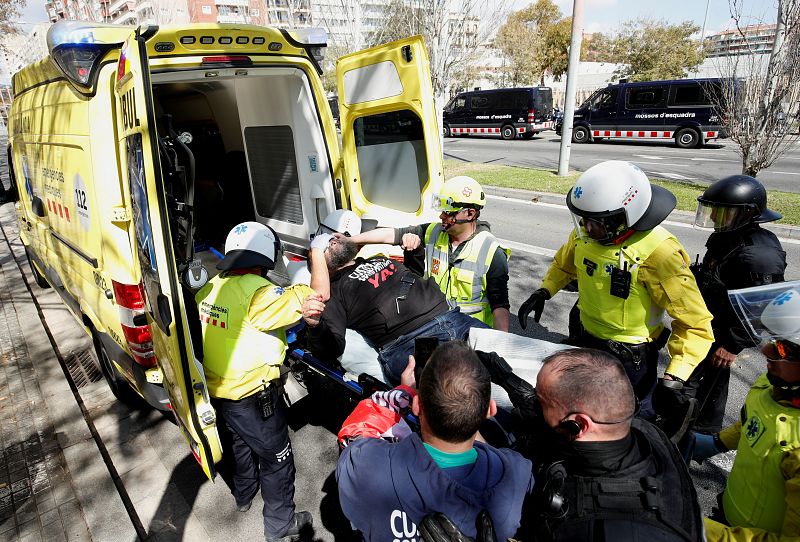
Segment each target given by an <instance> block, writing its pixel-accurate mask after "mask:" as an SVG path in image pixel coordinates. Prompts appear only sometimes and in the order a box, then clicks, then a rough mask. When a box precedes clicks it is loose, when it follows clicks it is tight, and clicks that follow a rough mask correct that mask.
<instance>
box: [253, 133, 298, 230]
mask: <svg viewBox="0 0 800 542" xmlns="http://www.w3.org/2000/svg"><path fill="white" fill-rule="evenodd" d="M244 144H245V148H246V150H247V161H248V164H249V166H250V179H252V182H253V193H254V194H255V201H256V212H257V213H258V215H259V216H262V217H264V218H274V219H275V220H281V221H283V222H289V223H290V224H302V223H303V202H302V199H301V198H300V180H299V178H298V176H297V160H296V159H295V154H294V136H293V134H292V128H291V126H248V127H246V128H245V129H244Z"/></svg>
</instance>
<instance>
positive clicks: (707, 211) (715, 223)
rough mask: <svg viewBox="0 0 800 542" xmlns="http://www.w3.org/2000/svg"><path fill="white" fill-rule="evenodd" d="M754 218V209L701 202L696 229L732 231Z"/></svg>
mask: <svg viewBox="0 0 800 542" xmlns="http://www.w3.org/2000/svg"><path fill="white" fill-rule="evenodd" d="M752 216H753V211H752V209H751V208H750V207H748V206H745V205H737V206H729V205H715V204H712V203H704V202H702V201H701V202H699V203H698V204H697V214H696V215H695V217H694V227H695V228H698V229H701V230H714V231H716V232H724V231H732V230H735V229H738V228H741V227H742V226H744V225H745V224H747V223H748V222H750V219H751V218H752Z"/></svg>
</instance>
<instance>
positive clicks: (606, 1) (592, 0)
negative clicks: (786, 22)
mask: <svg viewBox="0 0 800 542" xmlns="http://www.w3.org/2000/svg"><path fill="white" fill-rule="evenodd" d="M555 2H556V4H558V5H559V7H560V8H561V11H563V12H564V13H565V14H567V15H569V14H571V13H572V5H573V1H572V0H555ZM514 3H515V6H518V5H521V6H524V5H526V4H528V3H529V2H527V1H525V0H515V2H514ZM706 3H708V20H707V22H706V35H709V34H713V33H715V32H719V31H720V30H725V29H727V28H729V27H731V26H733V24H732V22H731V14H730V5H729V2H728V0H660V1H655V0H585V4H584V5H585V7H584V18H583V24H584V29H585V30H586V32H609V31H612V30H613V29H614V28H615V27H616V26H618V25H619V23H621V22H622V21H626V20H629V19H637V18H640V17H649V18H655V19H666V20H667V21H669V22H671V23H680V22H682V21H692V22H694V23H695V24H697V26H700V27H702V26H703V18H704V16H705V13H706ZM738 3H739V4H741V5H743V9H742V15H743V16H744V20H745V21H746V24H758V23H761V22H768V23H774V22H775V19H776V18H777V13H778V0H738Z"/></svg>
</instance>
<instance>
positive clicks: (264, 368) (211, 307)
mask: <svg viewBox="0 0 800 542" xmlns="http://www.w3.org/2000/svg"><path fill="white" fill-rule="evenodd" d="M330 238H331V236H330V235H319V236H317V237H316V238H315V240H314V243H312V245H311V250H310V257H311V259H312V260H313V261H316V262H321V263H320V264H319V265H313V266H312V274H311V287H308V286H305V285H296V286H290V287H288V288H281V287H279V286H276V285H274V284H273V283H272V282H270V281H269V280H268V279H267V272H268V271H269V270H271V269H273V268H274V267H275V262H276V261H277V258H279V257H280V256H281V252H282V250H281V243H280V240H279V239H278V236H277V234H276V233H275V232H274V231H273V230H272V228H270V227H269V226H265V225H263V224H260V223H258V222H244V223H242V224H239V225H237V226H235V227H234V228H233V229H232V230H231V232H230V233H229V234H228V238H227V240H226V241H225V257H224V258H223V260H222V261H220V262H219V263H218V264H217V269H219V270H220V271H222V272H221V273H220V274H219V275H217V276H215V277H214V278H212V279H211V280H210V281H209V282H208V283H207V284H206V285H205V286H204V287H203V288H202V289H201V290H200V291H199V292H198V293H197V295H196V296H195V299H196V301H197V305H198V308H199V310H200V322H201V327H202V333H203V367H204V370H205V375H206V378H207V380H208V389H209V392H210V394H211V398H212V403H213V405H214V407H215V408H216V409H217V412H218V413H219V414H220V415H221V417H222V420H223V422H224V427H225V429H227V431H228V432H229V433H230V436H231V441H232V449H231V450H227V452H229V453H232V454H233V458H234V461H235V474H234V477H233V490H232V492H233V496H234V498H235V500H236V508H237V510H238V511H239V512H247V511H248V510H249V509H250V504H251V503H252V501H253V498H254V497H255V495H256V493H258V491H259V488H260V489H261V496H262V497H263V499H264V508H263V516H264V536H265V538H266V540H267V541H278V540H280V541H282V542H289V541H291V540H296V539H297V538H298V537H299V534H300V530H301V529H302V528H303V527H304V526H306V525H308V526H310V524H311V514H310V513H309V512H295V506H294V478H295V467H294V457H293V455H292V446H291V442H290V441H289V430H288V426H287V424H286V410H287V407H286V403H285V402H284V399H283V395H284V394H283V390H282V387H281V381H280V366H281V363H283V360H284V357H285V354H286V348H287V344H286V331H285V329H286V328H287V327H290V326H292V325H294V324H295V323H297V321H298V320H300V318H301V317H310V316H313V314H310V313H308V312H307V309H306V308H305V307H304V306H303V302H304V301H306V300H307V299H315V300H317V301H320V302H324V301H326V300H327V299H328V297H329V295H330V294H329V292H330V283H329V280H328V271H327V268H326V266H325V264H324V262H325V256H324V250H325V248H326V247H327V245H328V240H329V239H330ZM317 314H318V313H317Z"/></svg>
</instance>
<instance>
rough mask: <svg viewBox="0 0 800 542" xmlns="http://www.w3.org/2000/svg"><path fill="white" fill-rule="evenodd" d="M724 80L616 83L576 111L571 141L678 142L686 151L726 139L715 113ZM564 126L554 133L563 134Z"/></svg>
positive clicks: (596, 94) (557, 128)
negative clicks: (642, 140)
mask: <svg viewBox="0 0 800 542" xmlns="http://www.w3.org/2000/svg"><path fill="white" fill-rule="evenodd" d="M721 85H722V81H721V80H720V79H681V80H675V81H646V82H638V83H618V84H614V85H608V86H607V87H606V88H601V89H599V90H597V91H595V92H594V93H593V94H592V95H591V96H589V98H588V99H587V100H586V101H585V102H583V104H582V105H581V106H580V107H579V108H578V109H576V110H575V114H574V116H573V119H574V120H573V128H572V142H573V143H587V142H589V141H594V142H598V141H602V140H603V139H605V138H609V139H611V138H633V139H647V140H669V139H674V140H675V144H676V145H677V146H678V147H680V148H682V149H688V148H692V147H701V146H703V145H704V144H706V143H708V142H709V141H712V140H715V139H717V138H721V137H725V136H724V135H723V132H722V126H721V122H720V117H719V114H718V113H717V111H716V110H715V108H714V96H715V95H717V96H718V95H719V93H720V88H721ZM561 126H562V125H561V123H559V124H558V125H557V126H556V133H557V134H559V135H561Z"/></svg>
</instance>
